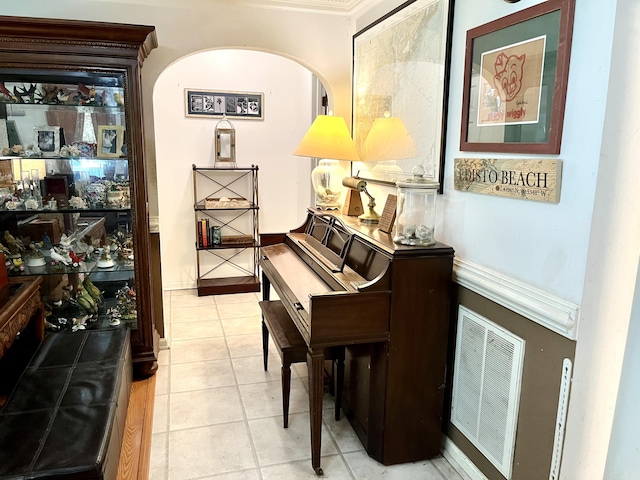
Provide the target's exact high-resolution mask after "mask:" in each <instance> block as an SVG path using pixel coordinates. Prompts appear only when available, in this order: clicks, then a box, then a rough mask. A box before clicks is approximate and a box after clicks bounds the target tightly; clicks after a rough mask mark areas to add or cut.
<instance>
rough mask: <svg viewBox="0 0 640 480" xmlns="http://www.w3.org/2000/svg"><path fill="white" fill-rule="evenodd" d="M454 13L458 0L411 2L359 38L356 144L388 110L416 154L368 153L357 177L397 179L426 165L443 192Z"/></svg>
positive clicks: (355, 87)
mask: <svg viewBox="0 0 640 480" xmlns="http://www.w3.org/2000/svg"><path fill="white" fill-rule="evenodd" d="M453 11H454V0H409V1H407V2H405V3H403V4H402V5H400V6H398V7H397V8H395V9H394V10H392V11H391V12H389V13H387V14H386V15H384V16H382V17H381V18H379V19H378V20H376V21H375V22H373V23H371V24H370V25H368V26H367V27H365V28H363V29H362V30H360V31H358V32H357V33H356V34H355V35H354V36H353V50H352V53H353V78H352V88H353V91H352V98H353V108H352V112H353V120H352V124H353V128H352V131H353V137H354V141H355V143H356V147H357V148H358V150H359V151H360V152H362V151H363V150H365V148H364V142H365V140H366V139H367V136H368V134H369V132H370V131H371V130H372V127H373V123H374V122H375V120H376V119H378V118H382V117H383V116H386V114H387V113H388V114H389V116H390V117H398V118H400V119H401V121H402V122H403V123H404V125H405V126H406V129H407V131H408V135H409V136H410V137H411V139H412V140H413V142H414V144H415V150H416V152H415V155H400V157H401V158H399V159H398V160H391V161H387V160H376V159H371V158H363V161H362V162H353V163H352V167H351V170H352V175H357V176H359V177H361V178H364V179H365V180H367V181H368V182H373V183H378V184H384V185H395V182H396V181H397V180H406V179H407V178H410V177H411V176H412V174H411V171H412V168H413V167H414V166H416V165H422V166H423V167H425V171H426V173H427V175H428V176H429V177H431V178H433V180H435V181H438V182H439V183H440V188H439V192H440V193H442V185H443V179H444V162H445V144H446V131H447V110H448V103H449V83H450V82H449V75H450V66H451V41H452V40H451V39H452V32H453ZM378 47H381V48H378ZM381 57H382V58H381ZM385 77H386V78H385ZM390 156H393V155H390Z"/></svg>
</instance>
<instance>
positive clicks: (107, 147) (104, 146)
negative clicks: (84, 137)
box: [98, 125, 124, 158]
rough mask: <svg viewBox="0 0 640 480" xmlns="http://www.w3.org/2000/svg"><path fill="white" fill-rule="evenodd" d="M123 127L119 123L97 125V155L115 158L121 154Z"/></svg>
mask: <svg viewBox="0 0 640 480" xmlns="http://www.w3.org/2000/svg"><path fill="white" fill-rule="evenodd" d="M123 143H124V127H123V126H121V125H98V157H99V158H117V157H120V155H121V154H122V145H123Z"/></svg>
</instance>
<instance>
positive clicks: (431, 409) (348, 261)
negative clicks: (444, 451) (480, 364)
mask: <svg viewBox="0 0 640 480" xmlns="http://www.w3.org/2000/svg"><path fill="white" fill-rule="evenodd" d="M261 242H262V243H261V245H262V248H261V258H260V266H261V268H262V279H263V282H264V288H263V300H269V294H270V286H273V288H274V289H275V291H276V292H277V294H278V297H279V298H280V299H281V301H282V303H283V304H284V306H285V308H286V310H287V312H288V313H289V315H290V316H291V318H292V320H293V322H294V323H295V325H296V327H297V328H298V330H299V331H300V333H301V334H302V337H303V338H304V339H305V341H306V343H307V345H308V346H309V350H308V354H307V365H308V367H309V402H310V417H311V444H312V445H311V446H312V449H311V450H312V465H313V468H314V469H315V471H316V473H318V474H321V473H322V469H321V468H320V442H321V427H322V395H323V375H324V355H323V351H324V349H325V348H327V347H332V346H340V345H345V346H346V347H347V348H346V359H345V378H344V391H343V399H342V405H343V410H344V412H345V413H346V415H347V418H348V419H349V421H350V422H351V424H352V425H353V427H354V429H355V431H356V432H357V434H358V436H359V437H360V440H361V441H362V443H363V445H364V447H365V448H366V450H367V452H368V453H369V455H370V456H371V457H373V458H374V459H376V460H378V461H379V462H381V463H383V464H385V465H391V464H395V463H403V462H410V461H417V460H424V459H427V458H431V457H434V456H436V455H438V454H439V453H440V441H441V420H442V405H443V396H444V387H445V362H446V349H447V334H448V327H449V308H450V292H451V272H452V267H453V249H452V248H451V247H449V246H446V245H443V244H440V243H436V244H435V245H433V246H431V247H408V246H402V245H396V244H394V243H393V241H392V236H391V235H389V234H386V233H384V232H381V231H380V230H378V229H377V228H376V226H375V225H373V226H371V225H361V224H360V223H359V222H358V219H357V217H346V216H342V215H340V214H339V213H333V212H331V213H328V212H323V211H318V210H315V209H309V211H308V216H307V219H306V221H305V223H304V224H303V225H302V226H301V227H299V228H297V229H295V230H292V231H291V232H289V233H287V234H266V235H261Z"/></svg>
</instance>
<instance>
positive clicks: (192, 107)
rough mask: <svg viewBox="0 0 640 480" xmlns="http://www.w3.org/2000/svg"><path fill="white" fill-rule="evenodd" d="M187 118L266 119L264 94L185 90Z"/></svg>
mask: <svg viewBox="0 0 640 480" xmlns="http://www.w3.org/2000/svg"><path fill="white" fill-rule="evenodd" d="M184 99H185V102H184V103H185V116H187V117H219V118H222V117H223V116H227V117H233V118H244V119H250V120H263V119H264V94H263V93H260V92H228V91H224V90H192V89H189V88H185V90H184Z"/></svg>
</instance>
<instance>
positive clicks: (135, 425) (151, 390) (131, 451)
mask: <svg viewBox="0 0 640 480" xmlns="http://www.w3.org/2000/svg"><path fill="white" fill-rule="evenodd" d="M155 392H156V376H155V375H153V376H152V377H150V378H148V379H145V380H135V381H134V382H133V383H132V384H131V396H130V397H129V410H128V411H127V421H126V424H125V431H124V439H123V445H122V451H121V453H120V465H119V466H118V477H117V480H148V478H149V463H150V461H151V457H150V455H151V433H152V427H153V406H154V402H155Z"/></svg>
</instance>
